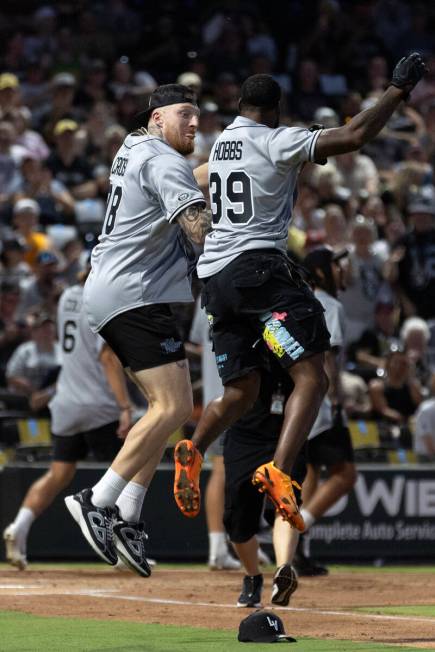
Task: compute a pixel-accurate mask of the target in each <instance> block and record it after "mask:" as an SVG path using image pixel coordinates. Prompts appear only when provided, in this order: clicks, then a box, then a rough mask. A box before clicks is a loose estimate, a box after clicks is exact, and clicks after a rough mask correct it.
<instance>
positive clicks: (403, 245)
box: [389, 186, 435, 319]
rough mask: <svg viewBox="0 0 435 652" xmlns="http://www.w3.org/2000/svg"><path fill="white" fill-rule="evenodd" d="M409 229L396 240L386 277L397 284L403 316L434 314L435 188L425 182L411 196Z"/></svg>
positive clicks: (427, 315)
mask: <svg viewBox="0 0 435 652" xmlns="http://www.w3.org/2000/svg"><path fill="white" fill-rule="evenodd" d="M408 212H409V221H410V227H411V228H410V230H409V231H408V233H406V234H405V235H404V236H402V237H401V238H400V239H399V240H398V241H397V243H396V245H395V247H394V249H393V252H392V257H391V259H390V262H391V266H390V269H389V280H390V281H392V282H394V281H396V282H397V284H398V289H399V292H400V295H401V301H402V306H403V311H404V314H405V315H406V316H408V317H409V316H411V315H418V316H419V317H422V318H423V319H433V318H434V317H435V228H434V216H435V188H434V187H433V186H426V187H424V188H422V189H421V190H420V191H419V192H418V193H417V194H416V195H415V196H414V197H412V199H411V201H410V204H409V207H408Z"/></svg>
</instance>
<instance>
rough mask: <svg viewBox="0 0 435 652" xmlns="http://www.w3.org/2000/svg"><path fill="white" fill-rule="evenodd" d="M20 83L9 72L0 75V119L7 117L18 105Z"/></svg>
mask: <svg viewBox="0 0 435 652" xmlns="http://www.w3.org/2000/svg"><path fill="white" fill-rule="evenodd" d="M19 88H20V82H19V81H18V77H17V76H16V75H14V74H12V73H11V72H4V73H2V74H1V75H0V118H4V117H5V116H8V115H9V114H10V113H11V112H12V111H14V110H15V109H16V108H17V107H18V106H19V103H20V91H19Z"/></svg>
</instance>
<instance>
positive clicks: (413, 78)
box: [391, 52, 427, 98]
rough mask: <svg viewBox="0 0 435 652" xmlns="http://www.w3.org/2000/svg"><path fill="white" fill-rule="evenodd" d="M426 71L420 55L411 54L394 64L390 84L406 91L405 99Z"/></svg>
mask: <svg viewBox="0 0 435 652" xmlns="http://www.w3.org/2000/svg"><path fill="white" fill-rule="evenodd" d="M426 71H427V68H426V66H425V64H424V61H423V59H422V58H421V55H420V54H419V53H418V52H413V53H412V54H410V55H409V56H407V57H402V59H400V61H399V62H398V63H397V64H396V67H395V68H394V70H393V76H392V78H391V84H392V86H396V87H397V88H401V89H402V90H404V91H406V96H405V97H406V98H407V97H409V93H410V92H411V91H412V89H413V88H414V86H415V85H416V84H417V83H418V82H419V81H420V79H421V78H422V77H423V75H424V73H425V72H426Z"/></svg>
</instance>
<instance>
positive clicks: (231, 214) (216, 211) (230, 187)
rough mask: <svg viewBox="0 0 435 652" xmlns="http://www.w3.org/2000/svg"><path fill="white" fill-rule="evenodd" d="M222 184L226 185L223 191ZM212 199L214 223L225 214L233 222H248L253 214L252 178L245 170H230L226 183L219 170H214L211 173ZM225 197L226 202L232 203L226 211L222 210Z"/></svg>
mask: <svg viewBox="0 0 435 652" xmlns="http://www.w3.org/2000/svg"><path fill="white" fill-rule="evenodd" d="M222 186H224V189H223V191H222ZM223 192H224V195H225V198H226V201H225V198H224V197H223ZM210 199H211V212H212V215H213V224H217V223H218V222H219V220H220V219H221V218H222V216H223V215H224V216H225V217H227V218H228V219H229V221H230V222H232V223H233V224H246V222H249V220H250V219H251V217H252V215H253V210H252V187H251V179H250V177H248V175H247V174H246V172H244V170H234V171H233V172H230V174H229V175H228V177H227V178H226V180H224V183H222V177H221V176H220V175H219V174H218V173H217V172H212V173H211V174H210ZM223 199H224V202H225V204H227V203H229V204H230V205H231V206H230V207H227V208H226V209H225V210H224V211H223V210H222V200H223Z"/></svg>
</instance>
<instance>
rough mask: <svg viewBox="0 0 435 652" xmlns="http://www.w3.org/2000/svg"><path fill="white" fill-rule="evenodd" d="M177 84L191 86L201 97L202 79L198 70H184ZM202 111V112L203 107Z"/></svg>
mask: <svg viewBox="0 0 435 652" xmlns="http://www.w3.org/2000/svg"><path fill="white" fill-rule="evenodd" d="M177 84H182V85H183V86H187V87H188V88H190V89H191V90H192V91H194V93H195V94H196V96H197V97H198V98H199V97H201V91H202V79H201V77H200V76H199V75H198V73H196V72H190V71H188V72H183V73H182V74H181V75H179V76H178V77H177ZM201 113H202V108H201Z"/></svg>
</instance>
